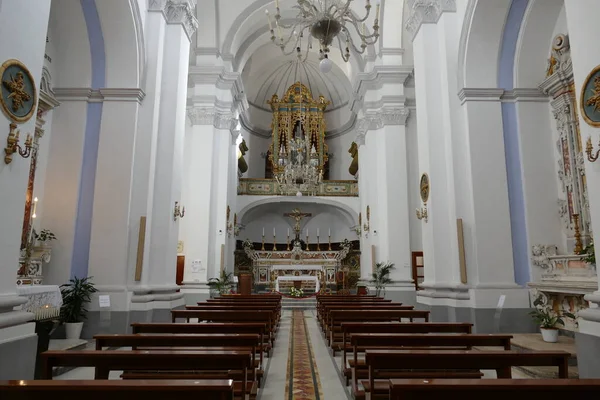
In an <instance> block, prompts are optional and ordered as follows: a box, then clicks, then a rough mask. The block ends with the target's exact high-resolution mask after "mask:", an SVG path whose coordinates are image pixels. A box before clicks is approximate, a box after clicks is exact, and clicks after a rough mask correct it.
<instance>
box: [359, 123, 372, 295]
mask: <svg viewBox="0 0 600 400" xmlns="http://www.w3.org/2000/svg"><path fill="white" fill-rule="evenodd" d="M367 125H368V122H367V121H366V120H362V121H361V122H360V123H359V133H358V136H357V138H356V144H357V145H358V146H359V147H358V193H359V201H360V209H359V212H360V216H361V220H360V227H359V228H360V232H361V234H360V277H361V281H362V282H363V283H366V282H368V281H369V280H370V279H371V274H372V272H373V252H372V247H371V246H372V242H371V238H372V236H370V234H369V233H368V232H366V231H364V226H365V224H366V223H367V214H366V209H367V205H368V204H369V199H370V195H369V194H370V193H371V192H370V190H369V189H370V188H369V179H368V177H370V176H373V164H372V163H371V162H370V160H371V158H370V152H369V148H368V147H367V141H366V134H367V129H368V126H367Z"/></svg>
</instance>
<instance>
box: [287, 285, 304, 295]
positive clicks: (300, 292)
mask: <svg viewBox="0 0 600 400" xmlns="http://www.w3.org/2000/svg"><path fill="white" fill-rule="evenodd" d="M290 295H291V296H293V297H302V296H304V291H303V290H302V289H296V288H295V287H293V286H292V288H291V289H290Z"/></svg>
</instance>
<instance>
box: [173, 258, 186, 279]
mask: <svg viewBox="0 0 600 400" xmlns="http://www.w3.org/2000/svg"><path fill="white" fill-rule="evenodd" d="M184 268H185V256H177V274H176V275H175V283H176V284H177V285H183V269H184Z"/></svg>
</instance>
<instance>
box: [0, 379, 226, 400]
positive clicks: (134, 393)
mask: <svg viewBox="0 0 600 400" xmlns="http://www.w3.org/2000/svg"><path fill="white" fill-rule="evenodd" d="M0 393H2V395H1V398H2V400H39V399H43V398H56V399H61V400H81V399H86V400H106V399H110V400H132V399H145V400H163V399H170V398H181V399H187V398H190V399H193V398H197V399H203V400H231V399H233V381H232V380H231V379H225V380H204V379H201V380H198V379H196V380H193V381H192V380H139V381H121V380H111V381H92V380H85V381H80V380H65V381H52V380H50V381H49V380H36V381H17V380H15V381H0Z"/></svg>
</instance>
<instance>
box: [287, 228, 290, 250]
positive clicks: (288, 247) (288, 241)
mask: <svg viewBox="0 0 600 400" xmlns="http://www.w3.org/2000/svg"><path fill="white" fill-rule="evenodd" d="M286 249H287V251H290V232H289V229H288V235H287V247H286Z"/></svg>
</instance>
